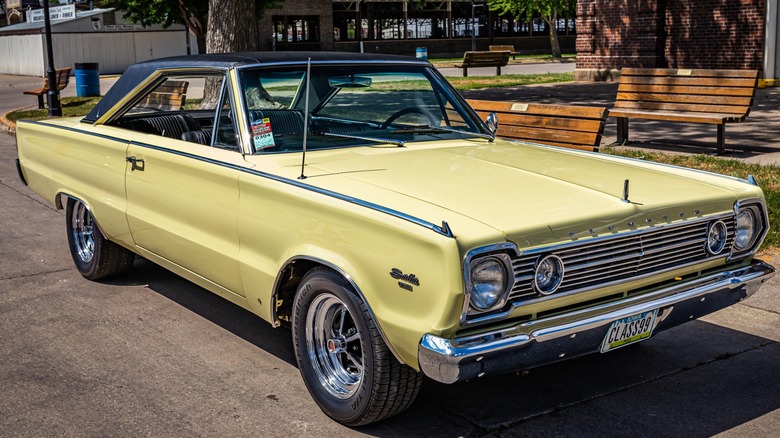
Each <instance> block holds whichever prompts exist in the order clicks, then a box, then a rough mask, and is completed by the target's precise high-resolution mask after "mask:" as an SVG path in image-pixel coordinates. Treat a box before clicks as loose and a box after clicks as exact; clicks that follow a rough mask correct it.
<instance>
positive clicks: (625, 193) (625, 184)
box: [622, 180, 631, 202]
mask: <svg viewBox="0 0 780 438" xmlns="http://www.w3.org/2000/svg"><path fill="white" fill-rule="evenodd" d="M622 201H623V202H631V201H629V200H628V180H625V181H624V182H623V199H622Z"/></svg>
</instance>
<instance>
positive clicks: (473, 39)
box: [471, 0, 483, 52]
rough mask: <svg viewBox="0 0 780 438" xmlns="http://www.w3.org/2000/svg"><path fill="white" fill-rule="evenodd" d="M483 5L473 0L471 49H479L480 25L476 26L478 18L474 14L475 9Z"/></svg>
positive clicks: (474, 50)
mask: <svg viewBox="0 0 780 438" xmlns="http://www.w3.org/2000/svg"><path fill="white" fill-rule="evenodd" d="M482 6H483V5H478V4H476V3H475V2H474V0H472V2H471V51H472V52H476V51H477V28H478V27H479V26H476V25H475V24H474V21H475V20H476V16H475V15H474V9H476V8H481V7H482Z"/></svg>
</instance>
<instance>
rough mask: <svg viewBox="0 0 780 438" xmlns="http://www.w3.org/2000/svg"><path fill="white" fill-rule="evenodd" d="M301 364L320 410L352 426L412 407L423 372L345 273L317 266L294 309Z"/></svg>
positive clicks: (309, 276) (296, 348)
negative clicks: (389, 337)
mask: <svg viewBox="0 0 780 438" xmlns="http://www.w3.org/2000/svg"><path fill="white" fill-rule="evenodd" d="M292 329H293V343H294V345H295V355H296V358H297V360H298V368H299V369H300V371H301V375H302V376H303V380H304V382H305V383H306V387H307V388H308V389H309V393H310V394H311V396H312V398H314V401H315V402H317V404H318V405H319V407H320V409H322V411H323V412H324V413H325V414H327V415H328V416H329V417H331V418H333V419H334V420H336V421H338V422H340V423H342V424H345V425H347V426H360V425H365V424H369V423H373V422H376V421H380V420H382V419H385V418H388V417H391V416H393V415H396V414H398V413H400V412H403V411H404V410H406V408H408V407H409V406H410V405H411V404H412V402H413V401H414V399H415V397H417V393H418V392H419V390H420V385H421V383H422V376H421V375H420V373H418V372H416V371H415V370H413V369H412V368H410V367H408V366H406V365H403V364H401V363H400V362H398V361H397V360H396V358H395V357H394V356H393V355H392V353H391V352H390V350H389V349H388V348H387V345H385V343H384V341H383V339H382V336H381V334H380V333H379V329H378V328H377V326H376V323H375V322H374V320H373V318H372V317H371V314H370V313H369V312H368V309H367V307H366V305H365V303H364V302H363V300H362V299H361V298H360V297H359V296H358V295H357V294H356V293H355V292H354V290H353V289H352V287H351V286H350V285H349V283H348V282H346V281H345V280H344V279H343V278H342V277H341V276H339V275H338V274H336V273H335V272H333V271H330V270H327V269H314V270H312V271H311V272H309V273H308V274H307V275H306V276H305V277H304V278H303V281H301V284H300V286H299V287H298V292H297V294H296V296H295V303H294V311H293V324H292Z"/></svg>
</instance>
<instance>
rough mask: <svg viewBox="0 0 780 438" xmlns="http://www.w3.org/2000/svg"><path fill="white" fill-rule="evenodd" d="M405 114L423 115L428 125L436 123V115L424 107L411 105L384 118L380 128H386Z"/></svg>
mask: <svg viewBox="0 0 780 438" xmlns="http://www.w3.org/2000/svg"><path fill="white" fill-rule="evenodd" d="M407 114H421V115H423V116H425V117H426V118H427V119H428V125H430V126H436V125H437V124H438V122H437V120H436V116H435V115H434V114H433V113H432V112H430V111H428V110H427V109H424V108H418V107H416V106H412V107H409V108H404V109H402V110H401V111H398V112H396V113H394V114H393V115H391V116H390V117H388V118H387V120H385V122H384V123H382V125H381V126H380V127H379V128H380V129H387V128H388V127H389V126H390V125H391V124H392V123H393V122H395V121H396V120H397V119H399V118H401V117H403V116H405V115H407Z"/></svg>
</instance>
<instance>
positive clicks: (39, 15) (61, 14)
mask: <svg viewBox="0 0 780 438" xmlns="http://www.w3.org/2000/svg"><path fill="white" fill-rule="evenodd" d="M75 18H76V5H65V6H52V7H50V8H49V19H50V20H73V19H75ZM44 20H45V17H44V16H43V9H33V10H31V11H28V12H27V22H28V23H39V22H41V21H44Z"/></svg>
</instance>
